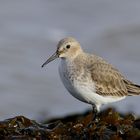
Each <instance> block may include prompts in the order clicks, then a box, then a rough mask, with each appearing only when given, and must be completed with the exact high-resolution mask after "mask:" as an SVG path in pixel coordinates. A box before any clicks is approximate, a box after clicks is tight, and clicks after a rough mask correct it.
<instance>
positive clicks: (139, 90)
mask: <svg viewBox="0 0 140 140" xmlns="http://www.w3.org/2000/svg"><path fill="white" fill-rule="evenodd" d="M125 83H126V87H127V90H128V96H135V95H140V85H137V84H134V83H132V82H130V81H125Z"/></svg>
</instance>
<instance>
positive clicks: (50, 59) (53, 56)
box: [41, 52, 59, 68]
mask: <svg viewBox="0 0 140 140" xmlns="http://www.w3.org/2000/svg"><path fill="white" fill-rule="evenodd" d="M58 57H59V55H58V53H57V52H55V53H54V54H53V55H52V56H51V57H50V58H49V59H48V60H47V61H46V62H45V63H44V64H43V65H42V66H41V67H42V68H43V67H44V66H45V65H47V64H48V63H50V62H51V61H53V60H54V59H56V58H58Z"/></svg>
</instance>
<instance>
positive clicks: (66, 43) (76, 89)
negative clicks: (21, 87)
mask: <svg viewBox="0 0 140 140" xmlns="http://www.w3.org/2000/svg"><path fill="white" fill-rule="evenodd" d="M56 58H61V63H60V65H59V74H60V77H61V80H62V82H63V84H64V86H65V87H66V89H67V90H68V91H69V92H70V94H71V95H72V96H74V97H75V98H77V99H79V100H80V101H83V102H85V103H88V104H91V105H92V106H93V111H94V114H95V115H94V118H95V117H96V115H97V113H98V112H99V110H100V107H101V105H103V104H108V103H112V102H116V101H119V100H122V99H124V98H126V97H127V96H133V95H139V94H140V86H139V85H136V84H134V83H132V82H131V81H129V80H127V79H126V78H125V77H124V76H123V75H122V74H121V73H120V72H119V70H117V69H116V68H114V67H113V66H112V65H111V64H109V63H108V62H107V61H106V60H104V59H103V58H101V57H99V56H97V55H94V54H88V53H85V52H84V51H83V50H82V48H81V46H80V43H79V42H78V41H77V40H75V39H74V38H72V37H67V38H64V39H62V40H60V41H59V43H58V45H57V49H56V51H55V53H54V54H53V55H52V56H51V57H50V58H49V59H48V60H47V61H46V62H45V63H44V64H43V65H42V67H44V66H45V65H46V64H48V63H49V62H51V61H53V60H54V59H56Z"/></svg>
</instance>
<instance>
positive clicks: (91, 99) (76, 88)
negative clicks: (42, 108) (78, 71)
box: [59, 60, 125, 106]
mask: <svg viewBox="0 0 140 140" xmlns="http://www.w3.org/2000/svg"><path fill="white" fill-rule="evenodd" d="M59 73H60V77H61V80H62V82H63V84H64V86H65V88H66V89H67V90H68V91H69V92H70V94H71V95H72V96H74V97H75V98H77V99H79V100H81V101H83V102H86V103H89V104H92V105H93V104H95V105H97V106H98V105H99V106H100V105H102V104H107V103H111V102H115V101H119V100H121V99H124V98H125V97H118V98H117V97H112V96H101V95H99V94H97V93H96V90H95V86H94V83H93V81H92V80H91V81H90V80H89V82H85V83H82V81H79V80H70V79H69V76H68V75H67V74H68V71H67V65H66V62H65V61H63V60H62V61H61V63H60V65H59Z"/></svg>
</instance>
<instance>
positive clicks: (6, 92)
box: [0, 0, 140, 120]
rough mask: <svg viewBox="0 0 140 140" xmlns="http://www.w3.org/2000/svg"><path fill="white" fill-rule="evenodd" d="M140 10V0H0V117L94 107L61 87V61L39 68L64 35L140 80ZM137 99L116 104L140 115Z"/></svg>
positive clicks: (40, 116) (37, 116) (48, 114)
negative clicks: (59, 69)
mask: <svg viewBox="0 0 140 140" xmlns="http://www.w3.org/2000/svg"><path fill="white" fill-rule="evenodd" d="M139 13H140V1H136V0H133V1H131V0H124V1H121V0H117V1H115V0H106V1H104V0H87V1H84V0H83V1H81V0H76V1H75V0H71V1H65V0H59V1H56V0H53V1H51V0H24V1H23V0H12V1H11V0H6V1H0V66H1V67H0V119H5V118H9V117H13V116H15V115H25V116H27V117H30V118H32V119H37V120H41V119H44V118H49V117H51V116H54V117H55V116H63V115H66V114H71V113H76V112H82V111H84V110H86V109H87V108H90V105H87V104H85V103H82V102H80V101H78V100H77V99H75V98H73V97H72V96H71V95H70V94H69V93H68V92H67V91H66V89H65V88H64V87H63V85H62V83H61V81H60V78H59V74H58V63H59V60H57V61H55V62H53V63H50V64H49V65H48V66H47V67H45V69H41V67H40V66H41V64H42V63H43V62H44V61H45V60H46V59H47V58H48V57H49V56H50V55H51V54H52V53H53V52H54V51H55V49H56V44H57V42H58V41H59V40H60V39H61V38H63V37H66V36H73V37H75V38H77V40H79V42H80V43H81V45H82V47H83V49H84V50H85V51H86V52H93V53H95V54H98V55H100V56H102V57H104V58H105V59H106V60H108V61H109V62H110V63H112V64H113V65H114V66H116V67H117V68H118V69H119V70H120V71H121V72H122V73H123V74H124V75H125V76H126V77H127V78H128V79H129V80H132V81H134V82H136V83H139V84H140V55H139V54H140V16H139ZM139 100H140V97H129V98H127V99H126V100H123V101H121V102H118V103H115V104H112V105H114V106H115V107H116V108H117V109H118V110H120V111H122V112H128V111H132V112H135V113H137V114H138V115H140V110H139V106H140V103H139ZM109 106H111V105H109ZM105 107H106V106H105ZM103 108H104V107H103Z"/></svg>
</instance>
